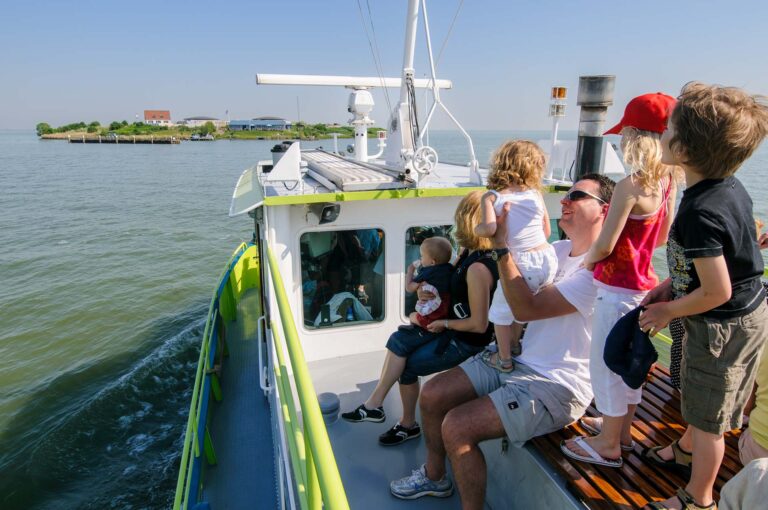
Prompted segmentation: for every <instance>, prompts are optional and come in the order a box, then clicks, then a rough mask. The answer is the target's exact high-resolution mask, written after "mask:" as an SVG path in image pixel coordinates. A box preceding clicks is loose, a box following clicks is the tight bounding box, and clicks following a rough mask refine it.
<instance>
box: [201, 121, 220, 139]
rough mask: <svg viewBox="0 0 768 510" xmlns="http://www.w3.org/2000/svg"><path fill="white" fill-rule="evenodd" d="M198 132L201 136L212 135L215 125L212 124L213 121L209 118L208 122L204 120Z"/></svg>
mask: <svg viewBox="0 0 768 510" xmlns="http://www.w3.org/2000/svg"><path fill="white" fill-rule="evenodd" d="M199 132H200V134H201V135H203V136H206V135H212V134H213V133H215V132H216V126H214V125H213V122H211V121H210V120H209V121H208V122H206V123H205V124H203V125H202V126H200V131H199Z"/></svg>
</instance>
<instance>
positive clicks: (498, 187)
mask: <svg viewBox="0 0 768 510" xmlns="http://www.w3.org/2000/svg"><path fill="white" fill-rule="evenodd" d="M546 165H547V159H546V157H545V156H544V151H542V150H541V148H540V147H539V146H538V145H536V144H535V143H533V142H529V141H527V140H509V141H507V142H504V143H503V144H502V145H501V147H499V148H498V149H496V152H494V153H493V156H491V171H490V173H489V174H488V189H492V190H495V191H502V190H504V189H506V188H508V187H510V186H515V185H516V186H523V187H525V188H528V189H539V188H540V187H541V177H542V175H543V174H544V168H545V167H546Z"/></svg>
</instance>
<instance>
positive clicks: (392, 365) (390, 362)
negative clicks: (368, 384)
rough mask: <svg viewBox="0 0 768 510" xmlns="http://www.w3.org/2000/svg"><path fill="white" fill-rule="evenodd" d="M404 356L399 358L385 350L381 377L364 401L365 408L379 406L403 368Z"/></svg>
mask: <svg viewBox="0 0 768 510" xmlns="http://www.w3.org/2000/svg"><path fill="white" fill-rule="evenodd" d="M405 362H406V358H401V357H400V356H398V355H397V354H395V353H393V352H392V351H390V350H387V356H386V358H384V366H383V367H381V377H379V382H378V383H377V384H376V387H375V388H374V389H373V393H371V396H370V397H368V400H366V401H365V402H364V404H365V407H366V408H367V409H374V408H376V407H380V406H381V405H382V404H383V403H384V398H385V397H386V396H387V393H389V390H390V389H392V386H393V385H394V384H395V383H396V382H397V380H398V379H399V378H400V375H402V373H403V370H404V369H405Z"/></svg>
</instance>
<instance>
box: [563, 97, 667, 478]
mask: <svg viewBox="0 0 768 510" xmlns="http://www.w3.org/2000/svg"><path fill="white" fill-rule="evenodd" d="M674 104H675V99H674V98H673V97H671V96H668V95H666V94H662V93H656V94H645V95H642V96H639V97H636V98H634V99H633V100H632V101H630V102H629V104H628V105H627V107H626V109H625V110H624V117H623V118H622V119H621V122H619V124H617V125H616V126H614V127H613V128H612V129H610V130H608V131H607V132H606V134H621V149H622V152H623V155H624V162H625V164H626V165H627V166H628V167H629V169H630V172H631V173H630V174H629V175H628V176H627V177H625V178H624V179H622V180H621V181H619V182H618V183H617V184H616V188H615V190H614V192H613V198H612V199H611V203H610V207H609V209H608V216H607V218H606V220H605V224H604V225H603V230H602V231H601V233H600V237H599V238H598V239H597V241H596V242H595V244H594V245H593V246H592V248H591V249H590V251H589V253H588V254H587V256H586V257H585V259H584V263H585V265H586V266H587V269H589V270H593V271H594V282H595V285H596V286H597V287H598V291H597V300H596V301H595V312H594V316H593V323H592V346H591V352H590V360H589V364H590V367H589V368H590V378H591V381H592V390H593V392H594V394H595V405H596V407H597V409H598V411H600V412H601V413H602V415H603V417H602V418H589V417H584V418H582V419H581V420H580V424H581V425H582V426H583V427H584V429H585V430H587V431H588V432H590V433H592V434H595V435H594V437H578V438H575V439H572V440H569V441H565V442H563V443H562V444H561V449H562V451H563V453H564V454H565V455H567V456H568V457H571V458H574V459H577V460H582V461H584V462H590V463H594V464H600V465H605V466H611V467H620V466H621V465H622V463H623V462H622V459H621V451H622V450H632V449H633V447H634V442H633V441H632V435H631V432H630V429H631V425H632V419H633V418H634V414H635V409H636V407H637V404H638V403H640V399H641V397H642V390H641V389H632V388H630V387H629V386H627V385H626V384H625V383H624V381H623V380H622V379H621V377H620V376H619V375H617V374H616V373H614V372H612V371H611V370H610V369H609V368H608V367H607V366H606V364H605V361H603V350H604V348H605V341H606V338H607V336H608V333H609V332H610V331H611V328H612V327H613V325H614V324H615V323H616V321H617V320H618V319H620V318H621V317H623V316H624V315H625V314H626V313H627V312H629V311H631V310H632V309H634V308H636V307H637V306H638V305H639V304H640V302H641V301H642V300H643V298H644V297H645V295H646V294H647V293H648V291H650V290H651V289H653V288H654V287H655V286H656V285H657V284H658V283H659V279H658V277H657V276H656V273H655V272H654V270H653V265H652V263H651V258H652V256H653V251H654V249H655V248H656V247H658V246H662V245H664V244H665V243H666V241H667V235H668V233H669V228H670V226H671V224H672V218H673V212H674V206H675V189H676V186H675V179H674V178H673V177H674V176H673V174H674V171H673V169H674V168H675V167H670V166H668V165H665V164H663V163H662V162H661V156H662V147H661V141H660V140H661V134H662V133H663V132H664V130H665V129H666V125H667V118H668V116H669V114H670V113H671V111H672V107H673V106H674ZM652 334H653V332H652Z"/></svg>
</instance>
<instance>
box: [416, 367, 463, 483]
mask: <svg viewBox="0 0 768 510" xmlns="http://www.w3.org/2000/svg"><path fill="white" fill-rule="evenodd" d="M475 398H477V393H476V392H475V388H474V386H472V382H471V381H470V380H469V378H468V377H467V374H465V373H464V370H462V369H460V368H458V367H455V368H452V369H450V370H448V371H447V372H442V373H440V374H437V375H436V376H435V377H433V378H432V379H430V380H429V381H428V382H427V383H426V384H425V385H424V389H423V390H422V392H421V400H420V403H419V406H420V409H421V422H422V427H423V429H422V430H423V432H424V439H425V442H426V445H427V467H426V470H427V476H428V477H429V478H430V479H432V480H440V479H441V478H442V477H443V476H445V447H444V446H443V436H442V431H441V426H442V424H443V418H445V415H446V414H448V411H450V410H451V409H453V408H454V407H456V406H458V405H460V404H463V403H464V402H467V401H470V400H472V399H475Z"/></svg>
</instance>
